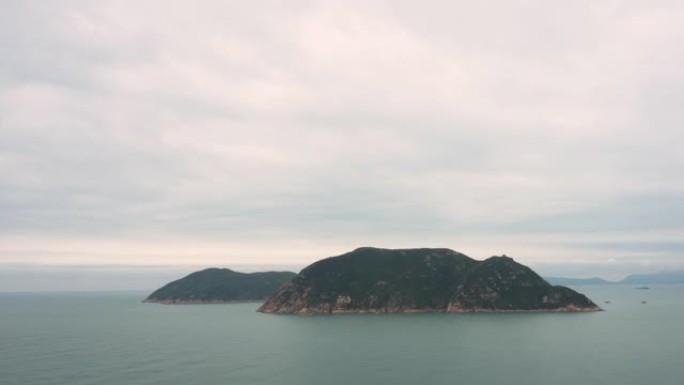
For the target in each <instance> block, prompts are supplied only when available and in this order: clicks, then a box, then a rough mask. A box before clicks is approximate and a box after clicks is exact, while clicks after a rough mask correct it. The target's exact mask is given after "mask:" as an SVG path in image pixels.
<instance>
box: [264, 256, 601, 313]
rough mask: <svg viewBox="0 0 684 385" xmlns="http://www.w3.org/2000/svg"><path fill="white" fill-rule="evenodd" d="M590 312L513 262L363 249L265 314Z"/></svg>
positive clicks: (290, 288)
mask: <svg viewBox="0 0 684 385" xmlns="http://www.w3.org/2000/svg"><path fill="white" fill-rule="evenodd" d="M506 310H508V311H514V310H545V311H592V310H600V309H599V307H598V306H596V304H594V303H593V302H592V301H591V300H589V299H588V298H587V297H585V296H584V295H582V294H579V293H577V292H575V291H573V290H571V289H568V288H565V287H560V286H551V285H550V284H549V283H547V282H546V281H544V279H542V278H541V277H540V276H539V275H537V274H536V273H535V272H533V271H532V270H531V269H529V268H528V267H526V266H523V265H521V264H519V263H517V262H515V261H513V260H512V259H511V258H508V257H492V258H489V259H487V260H485V261H476V260H474V259H471V258H469V257H467V256H465V255H463V254H461V253H458V252H455V251H453V250H449V249H405V250H389V249H376V248H370V247H365V248H360V249H356V250H354V251H352V252H350V253H347V254H344V255H341V256H338V257H332V258H327V259H324V260H321V261H318V262H316V263H314V264H312V265H310V266H308V267H307V268H305V269H304V270H302V272H301V273H300V274H298V275H297V276H296V277H294V278H293V279H292V280H290V281H289V282H287V283H286V284H285V285H283V287H281V288H280V289H279V290H278V292H277V293H276V294H275V295H273V296H272V297H271V298H270V299H268V301H266V303H264V305H263V306H261V307H260V308H259V309H258V311H260V312H264V313H361V312H370V313H391V312H429V311H432V312H471V311H506Z"/></svg>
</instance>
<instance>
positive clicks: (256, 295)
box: [143, 268, 296, 304]
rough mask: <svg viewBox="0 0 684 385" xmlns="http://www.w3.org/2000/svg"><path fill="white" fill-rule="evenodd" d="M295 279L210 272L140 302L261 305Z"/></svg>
mask: <svg viewBox="0 0 684 385" xmlns="http://www.w3.org/2000/svg"><path fill="white" fill-rule="evenodd" d="M295 275H296V274H295V273H292V272H265V273H251V274H246V273H239V272H236V271H233V270H230V269H218V268H210V269H205V270H201V271H197V272H194V273H192V274H190V275H188V276H186V277H184V278H181V279H179V280H177V281H173V282H171V283H169V284H166V285H164V286H163V287H161V288H160V289H158V290H156V291H154V292H153V293H152V294H150V295H149V296H148V297H147V298H146V299H145V300H144V301H143V302H152V303H162V304H199V303H227V302H239V301H263V300H265V299H267V298H268V297H270V296H271V295H273V293H275V292H276V291H277V290H278V288H279V287H280V286H282V285H283V284H284V283H285V282H287V281H289V280H290V279H292V278H293V277H294V276H295Z"/></svg>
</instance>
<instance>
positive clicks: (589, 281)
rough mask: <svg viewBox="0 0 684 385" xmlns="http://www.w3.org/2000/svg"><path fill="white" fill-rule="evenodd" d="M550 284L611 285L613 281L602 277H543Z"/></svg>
mask: <svg viewBox="0 0 684 385" xmlns="http://www.w3.org/2000/svg"><path fill="white" fill-rule="evenodd" d="M544 279H546V280H547V281H548V282H549V283H550V284H552V285H561V286H583V285H611V284H614V283H615V282H610V281H606V280H605V279H603V278H598V277H594V278H562V277H544Z"/></svg>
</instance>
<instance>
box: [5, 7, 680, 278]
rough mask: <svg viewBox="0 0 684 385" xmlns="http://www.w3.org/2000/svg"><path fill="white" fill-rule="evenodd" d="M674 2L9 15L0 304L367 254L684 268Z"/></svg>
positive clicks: (28, 10) (66, 10) (580, 273)
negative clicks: (0, 296)
mask: <svg viewBox="0 0 684 385" xmlns="http://www.w3.org/2000/svg"><path fill="white" fill-rule="evenodd" d="M681 20H684V3H682V2H681V1H674V0H673V1H662V0H653V1H636V0H624V1H619V0H604V1H595V0H590V1H589V0H587V1H584V0H578V1H571V2H569V1H548V0H543V1H533V0H517V1H513V0H492V1H486V0H485V1H478V2H473V1H422V2H415V1H401V0H397V1H345V2H339V1H296V0H294V1H252V2H236V1H230V2H226V1H203V2H200V3H191V2H181V1H147V0H139V1H135V2H134V1H110V0H99V1H96V2H94V1H62V0H56V1H49V2H45V1H34V0H5V1H3V3H2V12H0V50H1V51H2V52H3V59H2V60H0V291H3V290H4V291H7V290H81V289H82V290H97V289H125V288H131V289H154V288H155V286H157V285H159V284H163V283H165V282H166V281H167V280H168V279H171V278H174V279H175V278H178V277H179V276H178V275H179V274H180V275H182V274H185V273H189V272H191V271H193V270H196V269H199V268H203V267H209V266H220V267H229V268H234V269H235V270H240V271H257V270H263V269H288V270H298V269H300V268H302V267H304V266H306V265H307V264H309V263H311V262H314V261H316V260H318V259H321V258H324V257H328V256H332V255H339V254H342V253H344V252H347V251H350V250H353V249H355V248H357V247H360V246H376V247H389V248H404V247H448V248H451V249H454V250H457V251H460V252H463V253H465V254H467V255H469V256H471V257H473V258H476V259H485V258H487V257H489V256H492V255H501V254H506V255H508V256H511V257H513V258H514V259H516V260H517V261H519V262H521V263H524V264H526V265H528V266H530V267H532V268H534V269H535V270H536V271H538V272H540V273H541V274H543V275H555V276H570V277H592V276H601V277H604V278H608V279H619V278H622V277H624V276H625V275H627V274H630V273H648V272H655V271H662V270H668V269H679V268H684V256H683V255H682V254H683V252H684V223H683V221H682V218H684V195H683V193H684V178H682V177H681V176H682V175H684V151H682V149H681V145H682V143H684V129H683V127H684V109H683V108H682V106H683V105H684V50H682V49H681V47H684V24H682V23H681Z"/></svg>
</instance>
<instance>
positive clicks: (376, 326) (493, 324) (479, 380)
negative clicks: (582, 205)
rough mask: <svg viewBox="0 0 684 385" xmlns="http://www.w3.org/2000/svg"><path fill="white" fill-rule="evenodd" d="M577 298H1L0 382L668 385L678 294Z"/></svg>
mask: <svg viewBox="0 0 684 385" xmlns="http://www.w3.org/2000/svg"><path fill="white" fill-rule="evenodd" d="M578 289H579V290H580V291H581V292H584V293H585V294H587V295H589V296H590V297H591V298H592V299H594V300H595V301H596V302H597V303H599V304H601V305H602V306H604V307H605V308H606V310H607V311H604V312H597V313H580V314H552V313H534V314H525V313H513V314H406V315H401V314H398V315H335V316H283V315H270V314H260V313H256V312H255V311H254V310H255V309H256V308H257V306H258V305H257V304H234V305H185V306H183V305H181V306H164V305H155V304H142V303H139V300H140V299H141V298H143V297H144V296H145V294H147V293H38V294H17V293H0V355H1V356H0V383H2V384H6V385H10V384H11V385H14V384H16V385H32V384H73V385H77V384H102V385H108V384H332V385H334V384H376V383H387V384H412V385H414V384H426V385H427V384H516V385H517V384H526V385H531V384H554V385H563V384H573V385H574V384H621V385H623V384H639V385H643V384H673V383H680V382H681V379H682V378H684V361H683V358H682V356H683V354H684V333H682V325H684V307H683V306H682V305H683V304H684V303H683V301H684V300H683V298H684V287H682V286H655V287H652V288H651V290H636V289H635V288H634V287H632V286H625V287H600V286H593V287H581V288H578ZM605 300H610V301H611V303H610V304H604V303H603V302H604V301H605ZM642 300H646V301H647V304H642V303H641V301H642Z"/></svg>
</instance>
